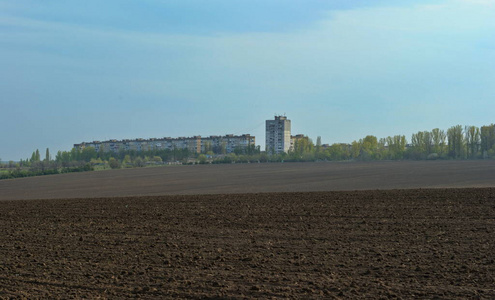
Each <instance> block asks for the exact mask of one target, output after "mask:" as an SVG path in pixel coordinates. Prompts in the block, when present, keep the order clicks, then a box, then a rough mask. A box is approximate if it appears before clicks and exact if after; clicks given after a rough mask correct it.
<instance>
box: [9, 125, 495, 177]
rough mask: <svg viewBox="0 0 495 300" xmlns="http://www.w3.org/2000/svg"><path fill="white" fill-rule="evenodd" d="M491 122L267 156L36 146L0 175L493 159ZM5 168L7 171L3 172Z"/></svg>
mask: <svg viewBox="0 0 495 300" xmlns="http://www.w3.org/2000/svg"><path fill="white" fill-rule="evenodd" d="M494 158H495V125H494V124H491V125H487V126H481V127H476V126H464V127H463V126H461V125H456V126H452V127H450V128H448V129H447V130H446V131H445V130H441V129H439V128H435V129H432V130H431V131H419V132H417V133H414V134H412V136H411V141H410V142H409V141H408V140H407V139H406V137H405V136H404V135H395V136H389V137H386V138H380V139H378V138H377V137H376V136H373V135H368V136H366V137H364V138H362V139H359V140H356V141H353V142H352V143H351V144H345V143H334V144H332V145H322V144H321V138H320V137H318V138H317V140H316V144H315V143H313V141H312V140H311V139H310V138H309V137H307V136H305V137H303V138H297V139H296V140H295V141H294V145H293V147H292V149H291V150H290V151H289V152H288V153H280V154H269V153H266V152H261V151H260V148H259V146H256V147H248V148H246V149H243V148H236V149H235V150H234V152H233V153H230V154H227V153H226V149H225V147H205V151H204V153H192V152H190V151H189V150H188V149H166V150H150V151H141V152H138V151H134V150H127V151H125V150H121V151H119V152H117V153H114V152H104V151H102V149H101V150H100V151H96V150H95V149H94V148H92V147H87V148H84V149H82V150H80V149H77V148H73V149H72V150H70V151H58V152H57V154H56V155H55V157H54V158H53V157H52V156H51V154H50V150H49V149H46V152H45V155H44V156H43V157H42V156H41V154H40V151H39V150H36V151H34V152H33V154H32V155H31V158H29V159H26V160H20V162H18V163H14V162H12V161H11V162H9V163H7V164H4V163H0V170H2V169H3V170H4V171H2V172H0V179H6V178H16V177H26V176H36V175H48V174H58V173H66V172H81V171H91V170H95V169H105V168H112V169H118V168H133V167H145V166H149V165H160V164H164V163H170V162H175V163H182V164H187V163H189V164H192V163H199V164H205V163H263V162H297V161H345V160H358V161H371V160H405V159H410V160H433V159H494ZM5 170H6V171H5Z"/></svg>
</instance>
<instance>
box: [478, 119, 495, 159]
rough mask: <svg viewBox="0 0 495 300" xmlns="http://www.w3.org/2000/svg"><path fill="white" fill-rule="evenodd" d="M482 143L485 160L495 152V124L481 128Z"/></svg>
mask: <svg viewBox="0 0 495 300" xmlns="http://www.w3.org/2000/svg"><path fill="white" fill-rule="evenodd" d="M480 143H481V149H480V150H481V153H482V156H483V158H488V157H489V152H490V151H492V150H495V149H494V147H495V124H491V125H488V126H482V127H481V129H480Z"/></svg>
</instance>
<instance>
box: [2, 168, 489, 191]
mask: <svg viewBox="0 0 495 300" xmlns="http://www.w3.org/2000/svg"><path fill="white" fill-rule="evenodd" d="M494 186H495V160H490V161H483V160H478V161H399V162H368V163H349V162H346V163H276V164H242V165H240V164H230V165H196V166H170V167H157V168H141V169H127V170H110V171H102V172H86V173H73V174H62V175H51V176H40V177H31V178H19V179H14V180H0V200H14V199H55V198H59V199H60V198H90V197H92V198H94V197H115V196H140V195H141V196H144V195H146V196H151V195H170V194H225V193H259V192H311V191H339V190H340V191H342V190H374V189H405V188H450V187H452V188H458V187H494Z"/></svg>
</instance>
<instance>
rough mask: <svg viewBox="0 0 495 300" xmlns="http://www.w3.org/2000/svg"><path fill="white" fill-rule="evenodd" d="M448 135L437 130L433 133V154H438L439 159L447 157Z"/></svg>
mask: <svg viewBox="0 0 495 300" xmlns="http://www.w3.org/2000/svg"><path fill="white" fill-rule="evenodd" d="M446 138H447V135H446V134H445V131H443V130H440V129H439V128H435V129H433V130H432V131H431V140H432V142H433V153H436V154H438V156H439V157H444V155H445V146H446V143H445V140H446Z"/></svg>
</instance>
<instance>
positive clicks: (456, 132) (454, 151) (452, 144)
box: [447, 125, 465, 159]
mask: <svg viewBox="0 0 495 300" xmlns="http://www.w3.org/2000/svg"><path fill="white" fill-rule="evenodd" d="M447 139H448V149H449V156H450V157H451V158H454V159H458V158H463V156H464V149H465V148H464V135H463V130H462V126H461V125H456V126H452V127H450V128H449V129H448V130H447Z"/></svg>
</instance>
